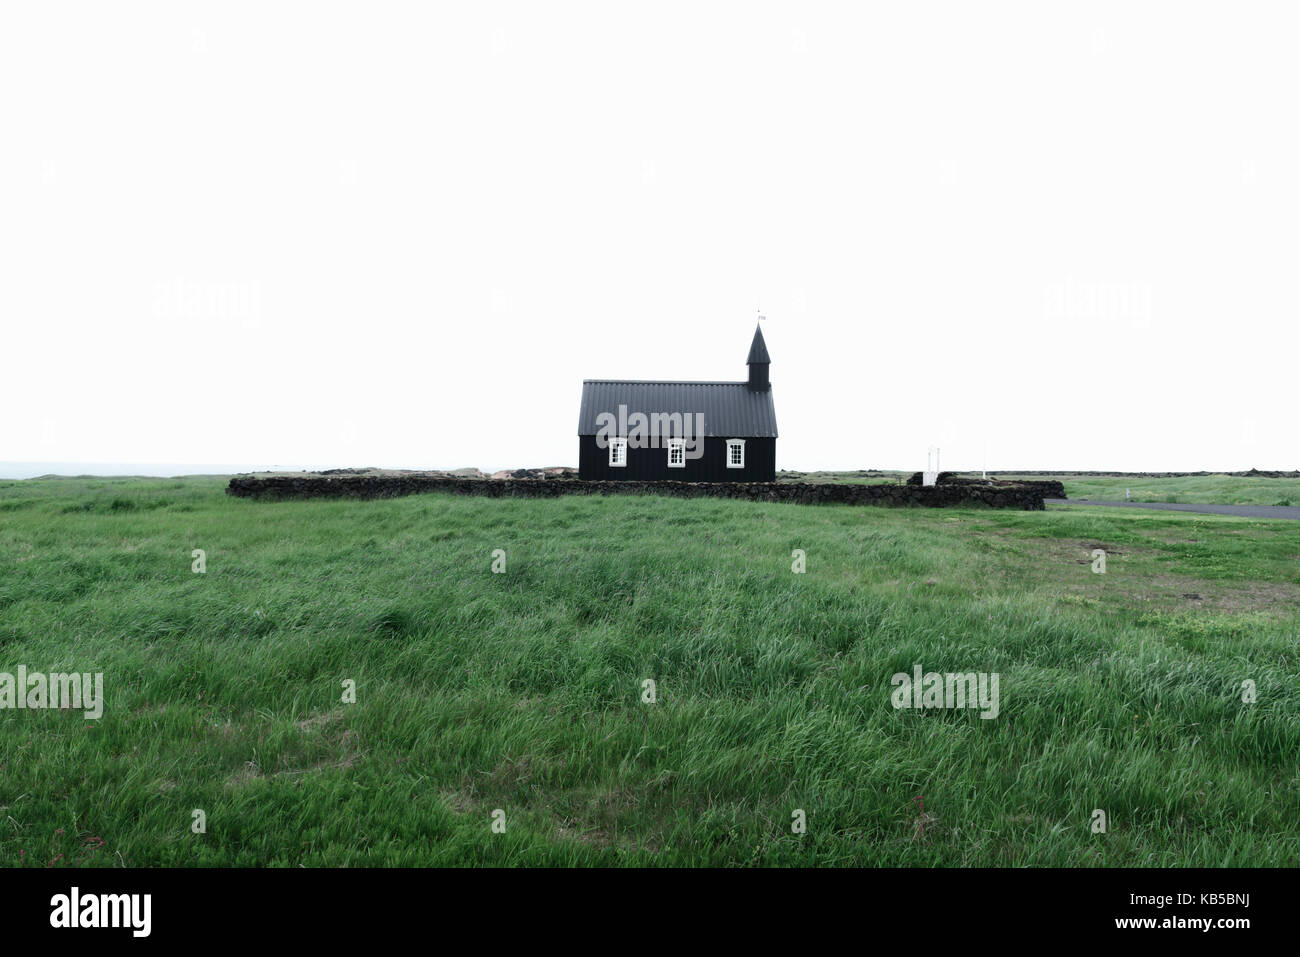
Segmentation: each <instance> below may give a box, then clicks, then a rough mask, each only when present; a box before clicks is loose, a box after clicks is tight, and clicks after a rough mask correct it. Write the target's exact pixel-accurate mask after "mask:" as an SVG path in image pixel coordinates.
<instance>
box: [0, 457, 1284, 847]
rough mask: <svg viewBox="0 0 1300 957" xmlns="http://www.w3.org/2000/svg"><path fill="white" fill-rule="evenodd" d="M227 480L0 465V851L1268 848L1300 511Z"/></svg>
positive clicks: (1276, 794) (1277, 800)
mask: <svg viewBox="0 0 1300 957" xmlns="http://www.w3.org/2000/svg"><path fill="white" fill-rule="evenodd" d="M222 488H223V483H222V481H220V480H217V479H206V478H205V479H186V480H144V479H136V480H107V479H85V480H81V479H78V480H70V479H68V480H50V481H29V482H3V483H0V671H3V672H14V671H15V670H16V668H17V666H18V665H20V664H21V665H26V666H27V668H28V669H30V670H33V671H65V670H81V671H102V672H103V673H104V681H105V695H106V699H107V703H106V706H105V711H104V715H103V717H102V719H100V720H99V721H97V722H91V721H86V720H85V719H84V718H83V716H82V715H81V714H80V713H77V712H75V711H73V712H60V711H54V710H50V711H30V710H22V711H18V710H0V821H2V822H3V824H4V826H3V827H0V862H3V863H5V864H7V865H10V866H20V865H23V866H44V865H46V864H47V863H48V862H53V865H54V866H62V865H64V864H68V863H87V864H100V865H105V866H120V865H127V866H140V865H192V864H197V865H214V864H223V865H224V864H241V865H286V866H288V865H298V864H305V865H309V866H310V865H318V866H341V865H345V866H364V865H378V864H390V865H409V864H521V863H523V864H596V863H601V864H610V863H633V864H715V865H732V864H739V865H745V864H820V865H839V864H881V865H935V864H941V865H976V864H1005V865H1049V864H1051V865H1069V866H1097V865H1139V866H1171V865H1185V864H1186V865H1229V864H1233V865H1246V866H1254V865H1295V864H1296V863H1297V862H1298V861H1300V853H1298V852H1300V831H1298V828H1300V825H1298V824H1297V822H1300V780H1298V778H1297V765H1296V755H1297V754H1298V753H1300V716H1298V715H1300V660H1298V656H1297V651H1298V650H1300V649H1298V640H1297V636H1298V635H1300V523H1298V522H1282V521H1277V522H1267V521H1258V520H1248V519H1237V518H1225V517H1218V516H1205V515H1188V514H1181V513H1163V512H1162V513H1136V512H1131V511H1124V510H1117V511H1116V512H1106V513H1099V512H1097V511H1096V510H1088V509H1074V510H1072V509H1061V508H1049V510H1048V511H1047V512H1044V513H1028V512H1025V513H1021V512H999V511H987V510H982V511H937V510H936V511H927V510H891V509H873V508H856V509H854V508H847V507H836V506H826V507H813V506H797V505H755V504H750V503H744V502H732V501H722V500H717V501H715V500H673V499H662V498H658V497H635V496H628V497H609V498H595V497H592V498H587V497H581V498H578V497H575V498H569V499H558V500H499V501H493V500H488V499H471V498H455V497H451V496H443V495H425V496H414V497H409V498H403V499H395V500H389V501H377V502H353V501H320V500H316V501H304V502H281V503H259V502H252V501H245V500H237V499H233V498H230V497H228V496H226V495H224V494H223V491H222ZM1072 494H1074V493H1073V492H1072ZM1121 494H1122V493H1121ZM1269 504H1271V503H1269ZM196 548H201V549H204V550H205V551H206V563H207V570H206V574H195V573H193V572H192V571H191V563H192V558H191V551H192V550H193V549H196ZM1096 548H1102V549H1105V550H1106V551H1107V552H1108V555H1107V570H1106V574H1104V575H1101V574H1094V573H1093V572H1092V570H1091V567H1090V563H1091V555H1092V551H1093V550H1094V549H1096ZM495 549H502V550H504V552H505V562H506V564H505V571H504V573H502V574H493V573H492V571H491V565H492V561H493V559H492V552H493V551H494V550H495ZM794 549H802V550H803V551H804V552H805V553H806V561H807V571H806V573H805V574H794V573H792V571H791V553H792V551H793V550H794ZM918 664H919V665H921V666H922V667H923V669H924V670H926V671H939V672H989V673H993V672H996V673H998V674H999V675H1000V698H1001V700H1000V711H999V714H998V717H997V718H995V719H992V720H984V719H982V718H981V717H980V716H979V713H978V712H976V711H973V710H929V711H922V710H896V709H895V708H894V707H893V706H892V704H891V690H892V687H891V676H893V675H894V674H895V673H900V672H902V673H910V672H911V671H912V670H913V667H914V666H915V665H918ZM647 679H651V680H653V681H654V682H655V690H656V701H655V703H653V704H648V703H644V702H643V700H642V696H643V692H644V689H645V685H644V682H645V681H646V680H647ZM1247 679H1249V680H1251V681H1253V682H1255V685H1256V688H1257V694H1258V700H1257V701H1256V702H1255V703H1253V704H1244V703H1243V702H1242V700H1241V697H1242V695H1241V687H1242V682H1243V681H1244V680H1247ZM345 681H353V682H355V687H356V703H355V704H350V703H344V702H343V701H342V700H341V697H342V694H343V687H344V685H343V683H344V682H345ZM195 809H202V810H203V811H204V813H205V815H206V822H207V832H206V833H205V834H194V833H192V831H191V822H192V820H193V816H192V815H193V811H194V810H195ZM498 809H499V810H501V811H502V812H504V820H505V832H504V833H494V832H493V830H492V827H491V824H492V815H493V812H494V811H496V810H498ZM1094 809H1101V810H1104V811H1105V812H1106V815H1107V817H1108V830H1107V832H1106V833H1104V834H1100V833H1098V834H1095V833H1092V832H1091V830H1090V827H1089V824H1090V821H1091V818H1092V814H1093V811H1094ZM796 810H802V811H803V812H804V813H805V815H806V820H807V833H805V834H794V833H792V832H791V821H792V815H793V814H794V812H795V811H796Z"/></svg>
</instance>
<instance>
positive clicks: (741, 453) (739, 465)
mask: <svg viewBox="0 0 1300 957" xmlns="http://www.w3.org/2000/svg"><path fill="white" fill-rule="evenodd" d="M744 467H745V440H744V439H727V468H729V469H743V468H744Z"/></svg>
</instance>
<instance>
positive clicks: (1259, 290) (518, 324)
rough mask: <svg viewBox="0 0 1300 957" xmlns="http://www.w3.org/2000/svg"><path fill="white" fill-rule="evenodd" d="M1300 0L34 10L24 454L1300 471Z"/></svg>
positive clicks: (10, 372) (21, 414)
mask: <svg viewBox="0 0 1300 957" xmlns="http://www.w3.org/2000/svg"><path fill="white" fill-rule="evenodd" d="M1298 40H1300V8H1297V7H1296V6H1295V5H1294V4H1291V5H1288V4H1283V3H1279V4H1262V3H1261V4H1256V3H1249V4H1242V3H1219V4H1192V3H1167V4H1146V3H1132V2H1126V3H1104V4H1098V3H1087V4H1083V3H1079V4H1058V3H1042V2H1028V3H1016V4H1010V3H978V4H976V3H945V4H939V3H853V4H848V3H845V4H829V3H813V2H798V3H789V4H772V3H767V4H760V3H753V2H749V3H708V2H703V3H681V4H678V3H667V2H663V0H656V2H653V3H644V4H629V3H609V2H606V3H584V4H575V3H555V2H544V3H541V2H533V3H518V4H515V3H511V4H505V3H481V4H480V3H475V4H468V3H457V4H449V3H410V4H401V3H374V2H369V3H349V4H328V3H318V2H313V3H219V4H218V3H212V4H191V3H177V2H167V3H154V4H143V3H114V4H106V3H83V4H68V3H35V2H33V3H16V2H14V3H5V4H4V5H3V6H0V142H2V146H0V324H2V327H0V415H2V417H3V418H2V420H0V461H8V462H29V461H38V462H98V463H231V464H239V465H241V466H263V467H269V466H309V467H330V466H348V465H376V466H388V467H399V468H400V467H410V468H419V467H447V468H454V467H459V466H469V465H474V466H479V467H482V468H486V469H496V468H503V467H517V466H543V465H561V464H576V462H577V438H576V436H575V432H576V428H577V420H578V398H579V394H580V391H581V382H582V379H583V378H632V379H741V378H743V377H744V375H745V367H744V359H745V356H746V353H747V351H748V349H749V342H750V338H751V336H752V334H753V329H754V322H755V315H756V312H757V310H758V309H760V308H761V309H762V311H763V312H764V314H765V315H766V316H767V317H768V318H767V319H766V320H765V321H764V334H765V336H766V338H767V343H768V347H769V350H770V352H771V355H772V368H771V375H772V383H773V394H774V397H775V401H776V411H777V419H778V423H779V426H780V432H781V437H780V439H779V440H778V442H777V464H778V467H779V468H786V469H816V468H837V469H839V468H844V469H847V468H920V467H921V466H922V465H924V463H925V456H926V449H927V447H929V446H940V447H942V449H943V453H942V454H943V465H944V467H945V468H976V469H977V468H979V467H980V466H981V465H982V464H983V463H984V461H985V454H986V448H987V461H988V464H989V466H990V467H992V468H995V469H1009V468H1038V469H1051V468H1061V469H1124V470H1166V469H1168V470H1198V469H1243V468H1250V467H1252V466H1254V467H1259V468H1273V469H1281V468H1286V469H1293V468H1298V467H1300V429H1297V402H1296V394H1297V367H1298V366H1300V362H1298V350H1297V346H1298V345H1300V331H1297V330H1298V329H1300V324H1298V321H1297V320H1298V319H1300V282H1298V281H1297V266H1298V265H1300V225H1298V224H1300V188H1298V186H1297V184H1298V182H1300V139H1298V138H1300V123H1297V116H1298V115H1300V114H1298V110H1297V99H1298V97H1300V56H1297V54H1296V49H1297V41H1298Z"/></svg>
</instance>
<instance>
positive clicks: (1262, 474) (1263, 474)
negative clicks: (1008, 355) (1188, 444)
mask: <svg viewBox="0 0 1300 957" xmlns="http://www.w3.org/2000/svg"><path fill="white" fill-rule="evenodd" d="M968 474H969V473H968ZM993 474H994V473H993V472H989V475H993ZM996 474H998V475H1067V476H1069V475H1073V476H1075V477H1077V478H1089V477H1091V478H1197V477H1198V476H1203V475H1228V476H1231V477H1232V478H1300V472H1269V471H1261V470H1260V469H1251V470H1250V471H1248V472H1071V471H1067V470H1060V469H1047V470H1041V469H999V470H998V471H997V473H996Z"/></svg>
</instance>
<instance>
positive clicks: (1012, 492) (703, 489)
mask: <svg viewBox="0 0 1300 957" xmlns="http://www.w3.org/2000/svg"><path fill="white" fill-rule="evenodd" d="M421 492H451V493H454V494H457V495H486V496H488V497H489V498H504V497H516V496H517V497H523V498H554V497H556V496H559V495H605V494H619V495H626V494H629V493H632V494H645V495H672V496H679V497H685V498H697V497H708V498H738V499H745V500H747V501H751V502H796V503H800V504H805V505H820V504H841V505H895V506H912V507H926V508H955V507H968V506H986V507H988V508H1018V509H1027V510H1032V511H1041V510H1042V509H1043V508H1044V504H1043V493H1042V491H1041V490H1040V489H1036V488H1033V487H1030V486H1028V485H1017V484H1014V483H1008V484H1003V485H965V484H955V485H935V486H931V487H929V488H926V487H922V486H916V485H855V484H843V485H823V484H811V483H798V482H751V483H744V482H580V481H577V480H574V479H501V480H497V481H484V480H482V479H459V478H439V477H431V476H418V475H410V476H402V475H395V476H371V475H339V476H268V477H266V478H232V479H231V480H230V485H229V486H227V488H226V493H227V494H229V495H236V496H239V497H241V498H257V499H292V498H394V497H396V496H399V495H415V494H418V493H421Z"/></svg>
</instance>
